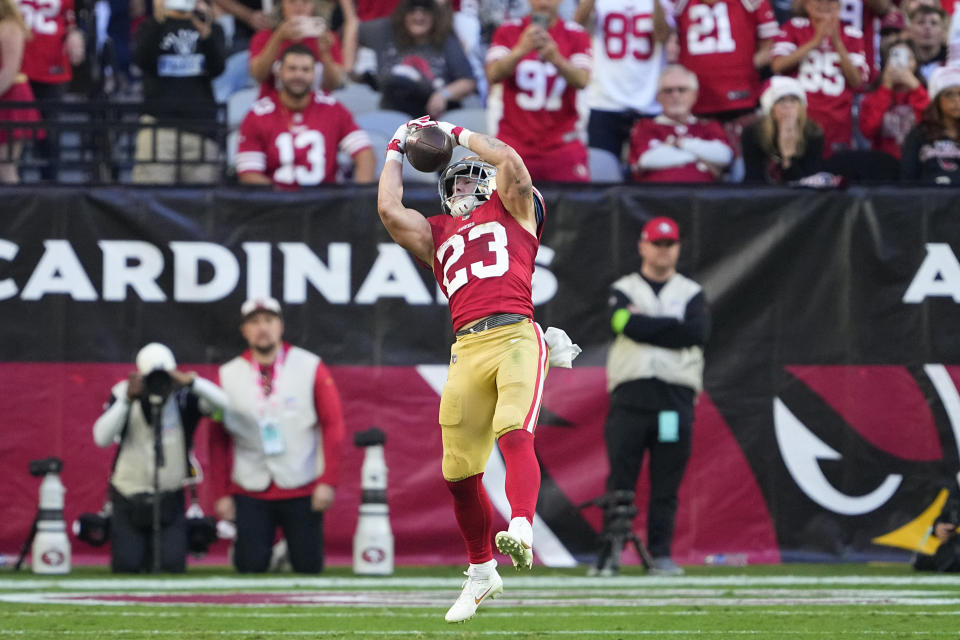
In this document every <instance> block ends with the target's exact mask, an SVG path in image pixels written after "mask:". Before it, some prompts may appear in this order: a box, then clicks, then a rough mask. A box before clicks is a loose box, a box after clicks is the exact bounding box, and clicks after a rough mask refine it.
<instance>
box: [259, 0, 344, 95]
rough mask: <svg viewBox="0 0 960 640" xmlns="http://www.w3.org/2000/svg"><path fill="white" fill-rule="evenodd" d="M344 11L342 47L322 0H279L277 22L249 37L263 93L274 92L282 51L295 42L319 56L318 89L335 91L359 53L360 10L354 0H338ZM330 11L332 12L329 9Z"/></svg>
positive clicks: (275, 17) (261, 92) (261, 93)
mask: <svg viewBox="0 0 960 640" xmlns="http://www.w3.org/2000/svg"><path fill="white" fill-rule="evenodd" d="M338 3H339V5H340V10H341V12H342V13H343V28H342V33H343V38H344V42H343V47H342V48H341V44H340V38H339V37H338V36H337V34H336V33H335V32H334V31H333V30H332V29H331V28H330V24H329V20H328V18H325V17H324V16H323V15H322V14H323V13H324V8H325V7H326V5H327V4H329V3H326V2H324V1H323V0H280V1H279V2H278V3H277V5H276V6H277V9H276V12H275V15H274V19H275V22H276V23H277V26H276V27H275V28H273V29H264V30H262V31H258V32H257V33H256V34H254V36H253V39H252V40H250V75H251V76H252V77H253V79H254V80H256V81H257V82H259V83H260V97H263V96H265V95H270V94H275V93H276V92H277V90H278V88H277V86H276V69H277V68H278V67H279V61H280V54H282V53H283V52H284V51H286V50H287V49H288V48H290V46H291V45H293V44H297V43H299V44H304V45H306V46H307V47H309V48H310V50H311V51H312V52H313V53H314V55H315V56H316V58H317V77H316V79H315V86H314V88H315V89H322V90H323V91H333V90H334V89H337V88H339V87H340V86H341V85H342V84H343V81H344V78H345V71H346V70H349V69H350V68H352V67H353V60H354V55H355V54H356V49H357V47H356V39H357V28H358V22H357V13H356V9H355V8H354V4H353V0H338ZM328 13H329V12H328Z"/></svg>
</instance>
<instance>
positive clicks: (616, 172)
mask: <svg viewBox="0 0 960 640" xmlns="http://www.w3.org/2000/svg"><path fill="white" fill-rule="evenodd" d="M587 162H588V163H589V165H590V182H623V170H622V169H621V168H620V161H619V160H617V156H615V155H613V154H612V153H610V152H609V151H607V150H606V149H597V148H596V147H588V148H587Z"/></svg>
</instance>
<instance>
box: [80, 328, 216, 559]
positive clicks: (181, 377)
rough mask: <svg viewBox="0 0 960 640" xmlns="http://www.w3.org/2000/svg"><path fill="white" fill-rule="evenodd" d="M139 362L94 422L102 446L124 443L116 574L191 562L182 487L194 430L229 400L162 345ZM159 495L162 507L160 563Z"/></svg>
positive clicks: (115, 486)
mask: <svg viewBox="0 0 960 640" xmlns="http://www.w3.org/2000/svg"><path fill="white" fill-rule="evenodd" d="M136 365H137V370H136V371H134V372H132V373H130V376H129V378H128V379H127V380H123V381H121V382H118V383H117V384H116V385H114V387H113V389H112V390H111V394H112V395H111V398H110V400H109V402H108V404H107V407H106V410H105V411H104V413H103V415H101V416H100V418H99V419H97V422H96V424H94V425H93V439H94V441H95V442H96V443H97V445H98V446H100V447H108V446H110V445H111V444H114V443H117V444H118V445H119V448H118V450H117V455H116V457H115V458H114V464H113V472H112V475H111V477H110V490H109V495H110V499H111V501H112V503H113V516H112V522H111V525H110V542H111V561H110V567H111V569H112V570H113V571H114V572H115V573H137V572H140V571H150V570H151V569H153V568H154V567H155V566H158V567H159V568H161V569H162V570H163V571H167V572H171V573H182V572H183V571H185V570H186V563H187V518H186V515H185V512H184V506H185V504H184V494H183V486H184V483H185V481H186V480H187V479H188V478H189V477H190V462H189V459H188V455H189V451H190V449H191V447H192V443H193V433H194V431H195V430H196V427H197V423H198V422H199V420H200V417H201V415H209V414H211V413H213V412H214V411H217V410H222V409H223V407H224V406H225V404H226V401H227V398H226V395H225V394H224V393H223V390H221V389H220V387H218V386H217V385H216V384H214V383H213V382H210V381H209V380H205V379H204V378H200V377H198V376H197V374H196V373H184V372H182V371H179V370H178V369H177V363H176V360H175V359H174V357H173V353H172V352H171V351H170V349H168V348H167V347H166V346H164V345H162V344H159V343H151V344H148V345H147V346H145V347H143V348H142V349H141V350H140V352H139V353H138V354H137V358H136ZM155 427H156V429H157V430H158V431H159V433H158V432H157V431H155V429H154V428H155ZM158 444H159V447H158ZM157 463H158V464H157ZM157 467H159V471H158V473H157V474H156V475H155V474H154V470H155V469H156V468H157ZM155 495H156V496H157V497H158V499H159V504H160V509H159V523H160V549H161V552H160V558H161V560H160V562H159V563H157V564H155V563H154V557H153V552H154V548H153V544H154V540H153V526H154V496H155Z"/></svg>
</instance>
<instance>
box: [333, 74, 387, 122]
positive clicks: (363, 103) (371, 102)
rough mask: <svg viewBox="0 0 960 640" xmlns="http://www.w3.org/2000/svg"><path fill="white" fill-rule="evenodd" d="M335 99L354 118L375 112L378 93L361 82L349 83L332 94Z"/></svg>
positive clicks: (378, 97)
mask: <svg viewBox="0 0 960 640" xmlns="http://www.w3.org/2000/svg"><path fill="white" fill-rule="evenodd" d="M332 95H333V97H334V98H336V99H337V100H338V101H339V102H340V103H341V104H342V105H343V106H345V107H346V108H347V109H348V110H349V111H350V113H352V114H353V115H354V117H356V116H358V115H360V114H361V113H369V112H370V111H376V110H377V107H378V105H379V104H380V93H379V92H377V91H374V90H373V89H371V88H370V85H367V84H364V83H362V82H351V83H349V84H347V85H346V86H345V87H343V88H342V89H337V90H336V91H334V92H333V94H332Z"/></svg>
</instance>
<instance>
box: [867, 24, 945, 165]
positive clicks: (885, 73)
mask: <svg viewBox="0 0 960 640" xmlns="http://www.w3.org/2000/svg"><path fill="white" fill-rule="evenodd" d="M882 57H883V61H882V64H881V66H880V75H879V77H878V80H877V82H876V86H875V88H874V89H873V91H871V92H870V93H868V94H867V95H866V96H864V98H863V102H862V103H861V104H860V131H862V132H863V136H864V137H865V138H866V139H867V140H868V141H869V142H870V147H871V148H872V149H874V150H877V151H883V152H885V153H889V154H890V155H892V156H893V157H895V158H897V159H899V158H900V151H901V146H902V145H903V141H904V140H905V139H906V137H907V134H908V133H910V129H912V128H913V126H914V125H915V124H917V123H918V122H920V120H922V119H923V110H924V109H926V108H927V105H928V104H930V96H928V95H927V90H926V88H924V86H923V77H922V76H920V75H919V74H918V71H917V55H916V51H915V49H914V45H913V42H911V41H910V40H901V41H899V42H896V43H894V44H893V45H891V46H890V48H889V49H887V50H886V52H885V54H884V55H883V56H882Z"/></svg>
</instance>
